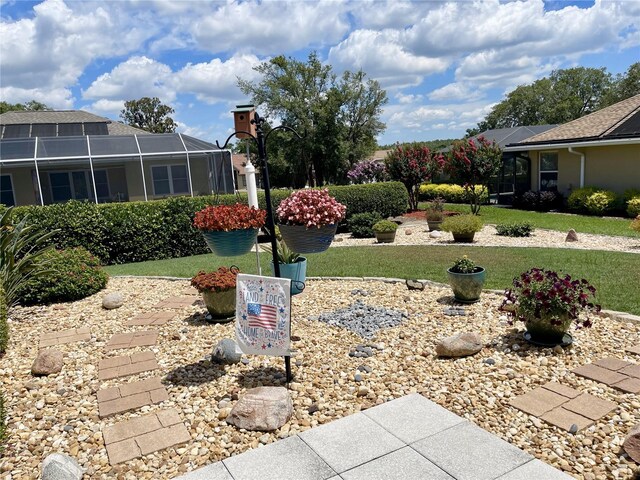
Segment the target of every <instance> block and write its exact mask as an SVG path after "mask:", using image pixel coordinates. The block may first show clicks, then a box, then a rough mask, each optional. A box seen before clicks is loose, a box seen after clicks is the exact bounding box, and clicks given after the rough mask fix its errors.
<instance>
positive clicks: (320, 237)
mask: <svg viewBox="0 0 640 480" xmlns="http://www.w3.org/2000/svg"><path fill="white" fill-rule="evenodd" d="M278 227H279V228H280V234H281V235H282V240H284V243H286V244H287V246H288V247H289V248H290V249H291V250H293V251H294V252H297V253H320V252H324V251H326V250H327V249H328V248H329V246H330V245H331V242H333V237H335V235H336V230H337V229H338V225H336V224H333V225H324V226H322V227H320V228H315V227H312V228H307V227H305V226H304V225H278Z"/></svg>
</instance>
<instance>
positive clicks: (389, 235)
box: [375, 231, 396, 243]
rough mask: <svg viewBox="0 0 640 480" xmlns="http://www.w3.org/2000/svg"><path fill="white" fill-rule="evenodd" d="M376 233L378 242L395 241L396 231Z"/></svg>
mask: <svg viewBox="0 0 640 480" xmlns="http://www.w3.org/2000/svg"><path fill="white" fill-rule="evenodd" d="M375 234H376V241H377V242H378V243H393V241H394V240H395V239H396V232H395V231H393V232H381V233H378V232H375Z"/></svg>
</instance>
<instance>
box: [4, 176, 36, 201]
mask: <svg viewBox="0 0 640 480" xmlns="http://www.w3.org/2000/svg"><path fill="white" fill-rule="evenodd" d="M31 170H32V169H31V168H28V167H22V168H6V167H2V170H0V173H2V175H7V174H10V175H11V182H12V184H13V199H14V200H15V202H16V205H18V206H19V205H35V203H36V192H35V190H34V188H33V182H32V180H31Z"/></svg>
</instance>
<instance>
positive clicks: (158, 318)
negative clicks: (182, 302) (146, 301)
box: [125, 312, 176, 326]
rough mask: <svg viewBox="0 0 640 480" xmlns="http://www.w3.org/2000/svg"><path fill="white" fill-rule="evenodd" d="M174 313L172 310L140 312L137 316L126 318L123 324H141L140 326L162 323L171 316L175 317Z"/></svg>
mask: <svg viewBox="0 0 640 480" xmlns="http://www.w3.org/2000/svg"><path fill="white" fill-rule="evenodd" d="M175 316H176V314H175V313H173V312H147V313H141V314H140V315H138V316H137V317H134V318H131V319H129V320H127V321H126V322H125V325H127V326H137V325H142V326H147V325H153V326H156V325H164V324H165V323H167V322H168V321H169V320H171V319H172V318H173V317H175Z"/></svg>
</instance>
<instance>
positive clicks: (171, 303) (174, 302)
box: [152, 295, 198, 308]
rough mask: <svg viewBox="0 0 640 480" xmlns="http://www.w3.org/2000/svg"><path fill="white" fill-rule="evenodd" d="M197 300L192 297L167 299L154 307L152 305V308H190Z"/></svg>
mask: <svg viewBox="0 0 640 480" xmlns="http://www.w3.org/2000/svg"><path fill="white" fill-rule="evenodd" d="M197 300H198V299H197V298H194V297H193V296H192V295H189V296H184V297H169V298H165V299H164V300H161V301H159V302H158V303H156V304H155V305H152V308H184V307H190V306H191V305H193V304H194V303H196V301H197Z"/></svg>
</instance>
